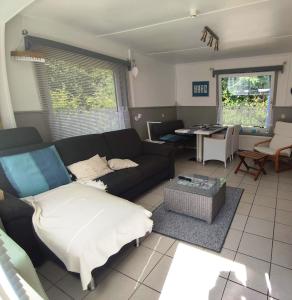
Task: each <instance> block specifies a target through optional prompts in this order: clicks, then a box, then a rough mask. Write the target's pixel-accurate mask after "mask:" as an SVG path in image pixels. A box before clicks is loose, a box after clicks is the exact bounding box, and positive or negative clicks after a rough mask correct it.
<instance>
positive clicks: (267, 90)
mask: <svg viewBox="0 0 292 300" xmlns="http://www.w3.org/2000/svg"><path fill="white" fill-rule="evenodd" d="M273 75H274V74H273V73H253V74H232V75H220V76H219V83H220V87H219V93H220V94H219V98H220V99H219V122H220V123H221V124H224V125H235V124H240V125H242V126H243V127H261V128H270V126H271V124H272V103H273V101H272V97H273V88H272V87H273V81H274V76H273Z"/></svg>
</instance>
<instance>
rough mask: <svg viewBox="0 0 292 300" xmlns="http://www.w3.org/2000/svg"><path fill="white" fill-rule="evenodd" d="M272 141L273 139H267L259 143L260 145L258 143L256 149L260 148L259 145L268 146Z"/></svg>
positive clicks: (255, 145)
mask: <svg viewBox="0 0 292 300" xmlns="http://www.w3.org/2000/svg"><path fill="white" fill-rule="evenodd" d="M271 140H272V138H269V139H267V140H264V141H261V142H258V143H256V144H254V147H257V146H259V145H264V144H268V143H269V142H270V141H271Z"/></svg>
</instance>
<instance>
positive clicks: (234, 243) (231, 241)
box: [223, 229, 242, 251]
mask: <svg viewBox="0 0 292 300" xmlns="http://www.w3.org/2000/svg"><path fill="white" fill-rule="evenodd" d="M241 236H242V231H239V230H234V229H229V232H228V234H227V236H226V239H225V243H224V245H223V247H224V248H227V249H230V250H233V251H237V248H238V246H239V242H240V239H241Z"/></svg>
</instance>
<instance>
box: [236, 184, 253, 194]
mask: <svg viewBox="0 0 292 300" xmlns="http://www.w3.org/2000/svg"><path fill="white" fill-rule="evenodd" d="M239 187H240V188H242V189H244V190H245V191H246V192H248V193H251V194H255V193H256V191H257V185H253V184H248V183H243V182H241V184H240V185H239Z"/></svg>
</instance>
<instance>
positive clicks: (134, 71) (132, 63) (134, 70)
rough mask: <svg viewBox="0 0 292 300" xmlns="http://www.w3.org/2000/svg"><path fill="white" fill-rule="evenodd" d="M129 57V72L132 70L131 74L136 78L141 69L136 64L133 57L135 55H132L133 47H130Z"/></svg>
mask: <svg viewBox="0 0 292 300" xmlns="http://www.w3.org/2000/svg"><path fill="white" fill-rule="evenodd" d="M128 58H129V67H128V70H129V72H131V74H132V76H133V77H134V78H137V76H138V74H139V69H138V67H137V65H136V61H135V59H133V57H132V53H131V49H128Z"/></svg>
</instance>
